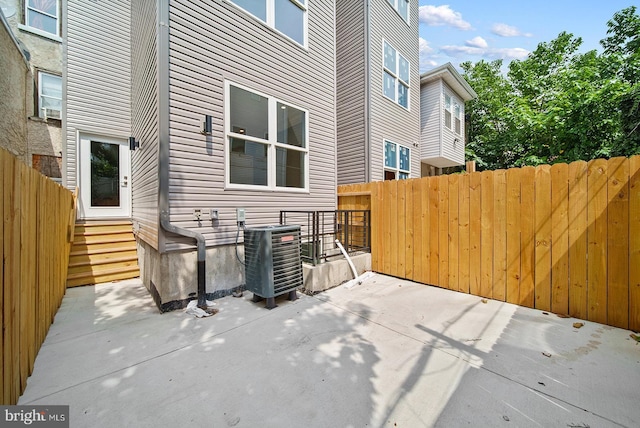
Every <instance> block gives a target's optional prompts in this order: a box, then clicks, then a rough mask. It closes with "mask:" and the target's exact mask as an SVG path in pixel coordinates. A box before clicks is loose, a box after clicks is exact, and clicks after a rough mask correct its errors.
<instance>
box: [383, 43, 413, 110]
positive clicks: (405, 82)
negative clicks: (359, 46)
mask: <svg viewBox="0 0 640 428" xmlns="http://www.w3.org/2000/svg"><path fill="white" fill-rule="evenodd" d="M382 76H383V83H382V85H383V89H382V90H383V93H384V95H385V96H386V97H387V98H389V99H391V100H393V101H395V102H396V103H398V104H399V105H401V106H402V107H404V108H406V109H408V108H409V61H407V59H406V58H405V57H403V56H402V55H401V54H400V53H399V52H398V51H397V50H396V49H395V48H394V47H393V46H391V45H390V44H389V43H387V42H386V41H385V42H384V70H383V72H382Z"/></svg>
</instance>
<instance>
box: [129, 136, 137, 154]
mask: <svg viewBox="0 0 640 428" xmlns="http://www.w3.org/2000/svg"><path fill="white" fill-rule="evenodd" d="M138 147H140V141H136V138H135V137H129V150H131V151H133V150H135V149H137V148H138Z"/></svg>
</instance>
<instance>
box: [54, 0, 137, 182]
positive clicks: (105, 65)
mask: <svg viewBox="0 0 640 428" xmlns="http://www.w3.org/2000/svg"><path fill="white" fill-rule="evenodd" d="M129 4H130V2H129V1H125V0H112V1H103V2H94V1H86V0H69V1H68V2H67V16H66V23H67V26H66V35H65V42H64V52H65V55H66V68H65V70H64V72H63V80H64V84H65V85H66V95H67V98H66V119H65V134H64V136H63V138H64V139H65V141H66V143H65V150H66V154H65V155H66V183H65V185H66V186H67V187H68V188H70V189H73V188H75V187H76V186H77V183H78V180H77V153H78V151H77V144H78V143H77V138H76V136H77V132H87V133H92V134H98V135H104V136H110V137H116V138H125V139H126V138H127V137H128V136H129V135H130V134H131V128H130V121H131V102H130V95H129V94H130V81H131V80H130V79H131V72H130V70H131V63H130V48H129V46H130V45H129V29H130V27H131V26H130V10H129V8H130V6H129ZM63 31H64V29H63ZM63 117H64V116H63Z"/></svg>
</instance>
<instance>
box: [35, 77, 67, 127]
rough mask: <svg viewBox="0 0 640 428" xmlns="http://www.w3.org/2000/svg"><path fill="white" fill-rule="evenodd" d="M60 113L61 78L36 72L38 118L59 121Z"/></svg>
mask: <svg viewBox="0 0 640 428" xmlns="http://www.w3.org/2000/svg"><path fill="white" fill-rule="evenodd" d="M61 111H62V77H60V76H56V75H55V74H49V73H45V72H42V71H40V72H38V116H40V117H44V118H49V119H60V117H61V116H60V112H61Z"/></svg>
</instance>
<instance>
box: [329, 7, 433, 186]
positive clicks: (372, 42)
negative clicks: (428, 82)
mask: <svg viewBox="0 0 640 428" xmlns="http://www.w3.org/2000/svg"><path fill="white" fill-rule="evenodd" d="M336 27H337V28H336V52H337V61H336V75H337V78H336V79H337V106H338V117H337V132H338V183H339V184H347V183H362V182H369V181H376V180H384V179H403V178H410V177H420V150H419V140H420V85H419V80H420V76H419V33H418V27H419V5H418V2H417V1H416V0H359V1H349V2H346V1H342V2H336Z"/></svg>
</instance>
